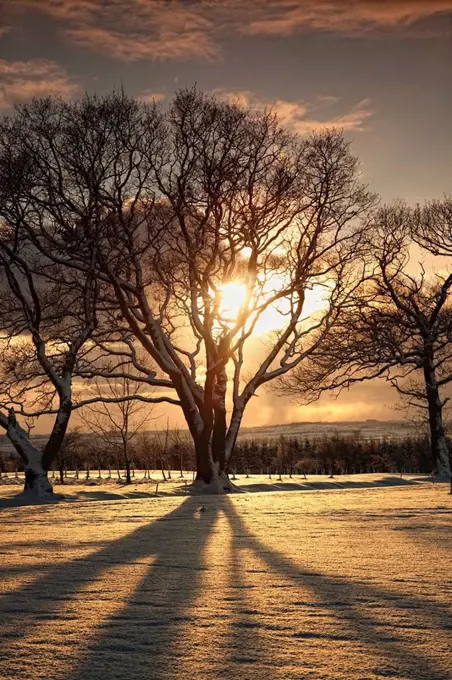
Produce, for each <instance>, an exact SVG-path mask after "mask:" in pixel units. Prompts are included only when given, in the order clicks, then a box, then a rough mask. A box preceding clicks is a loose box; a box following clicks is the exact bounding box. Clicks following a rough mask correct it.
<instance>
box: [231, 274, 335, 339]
mask: <svg viewBox="0 0 452 680" xmlns="http://www.w3.org/2000/svg"><path fill="white" fill-rule="evenodd" d="M285 285H286V283H285V281H284V279H283V277H282V276H280V275H279V274H276V273H274V274H272V276H271V277H270V278H269V280H268V281H267V282H266V284H265V286H264V288H263V290H262V291H261V296H262V298H263V297H265V296H270V295H273V294H274V293H275V291H278V290H281V289H284V287H285ZM219 292H220V295H221V306H220V313H221V317H222V319H223V321H225V322H233V321H235V320H236V319H237V317H238V315H239V312H240V310H241V309H242V307H243V305H245V304H246V303H247V288H246V285H245V284H244V283H243V282H241V281H230V282H228V283H225V284H223V286H221V287H220V288H219ZM325 295H326V291H325V289H324V288H323V287H322V286H314V287H313V288H311V289H307V290H306V291H305V302H304V306H303V315H302V316H303V318H305V319H309V318H312V317H313V316H315V315H316V314H317V313H318V312H319V311H321V310H322V308H324V307H325V301H326V298H325ZM259 302H262V299H261V300H260V301H259ZM249 304H250V311H251V312H252V309H253V306H254V304H255V301H254V302H253V298H252V299H251V301H250V303H249ZM289 311H290V303H289V300H288V299H285V298H282V299H281V300H279V301H278V302H275V303H274V304H273V305H269V306H268V307H267V309H265V310H264V311H263V312H262V313H261V314H260V316H259V319H258V321H257V323H256V325H255V328H254V333H253V334H254V335H264V334H265V333H269V332H271V331H275V330H279V329H281V328H283V327H284V326H285V324H286V323H287V314H288V312H289ZM251 316H252V314H251Z"/></svg>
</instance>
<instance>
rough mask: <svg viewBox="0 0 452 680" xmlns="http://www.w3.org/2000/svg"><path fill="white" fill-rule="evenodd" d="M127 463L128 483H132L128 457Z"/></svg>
mask: <svg viewBox="0 0 452 680" xmlns="http://www.w3.org/2000/svg"><path fill="white" fill-rule="evenodd" d="M125 463H126V484H132V475H131V466H130V461H129V459H128V458H126V460H125Z"/></svg>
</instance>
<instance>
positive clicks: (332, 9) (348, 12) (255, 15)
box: [244, 0, 452, 35]
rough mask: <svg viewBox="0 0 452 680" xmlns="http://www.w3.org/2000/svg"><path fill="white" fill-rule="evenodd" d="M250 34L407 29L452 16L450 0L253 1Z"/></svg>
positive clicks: (245, 27) (352, 32)
mask: <svg viewBox="0 0 452 680" xmlns="http://www.w3.org/2000/svg"><path fill="white" fill-rule="evenodd" d="M253 5H254V7H253V11H252V13H251V17H250V21H249V22H248V23H247V24H246V25H245V26H244V31H245V32H247V33H249V34H270V35H289V34H291V33H295V32H297V31H300V30H317V31H332V32H338V33H345V34H349V35H356V34H358V35H361V34H363V33H372V32H375V31H387V30H393V29H400V28H404V29H406V28H408V27H410V26H413V25H415V24H417V23H419V22H421V21H423V20H425V19H430V18H432V17H435V16H439V15H441V14H447V13H449V14H451V13H452V2H451V0H267V1H266V2H265V3H259V2H257V1H256V2H254V3H253Z"/></svg>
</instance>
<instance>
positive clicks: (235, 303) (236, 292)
mask: <svg viewBox="0 0 452 680" xmlns="http://www.w3.org/2000/svg"><path fill="white" fill-rule="evenodd" d="M220 295H221V306H220V314H221V316H222V318H224V319H225V320H227V321H235V320H236V319H237V317H238V315H239V312H240V310H241V309H242V307H243V305H244V304H246V300H247V288H246V285H245V284H244V283H241V282H240V281H229V282H228V283H224V284H223V285H222V286H221V287H220Z"/></svg>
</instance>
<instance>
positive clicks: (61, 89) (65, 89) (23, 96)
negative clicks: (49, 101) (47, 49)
mask: <svg viewBox="0 0 452 680" xmlns="http://www.w3.org/2000/svg"><path fill="white" fill-rule="evenodd" d="M78 89H79V87H78V85H77V84H76V83H74V82H72V81H71V80H70V78H69V77H68V76H67V74H66V73H65V72H64V71H63V70H62V69H61V68H60V67H59V66H58V65H57V64H55V63H54V62H51V61H45V60H42V59H36V60H33V61H6V60H4V59H0V109H8V108H10V107H11V106H14V104H20V103H23V102H25V101H28V100H30V99H32V98H33V97H47V96H49V95H53V96H60V97H63V98H69V97H71V96H73V95H74V94H76V93H77V92H78Z"/></svg>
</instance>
